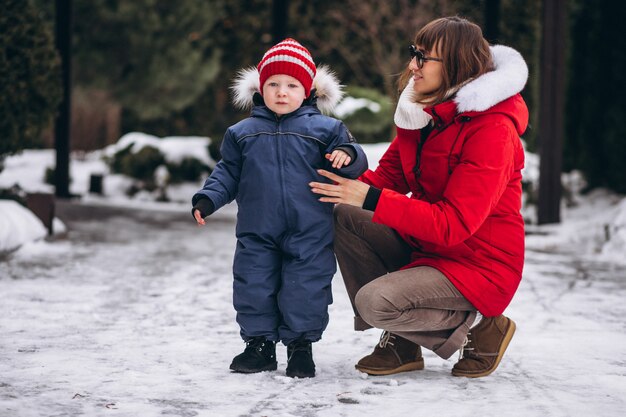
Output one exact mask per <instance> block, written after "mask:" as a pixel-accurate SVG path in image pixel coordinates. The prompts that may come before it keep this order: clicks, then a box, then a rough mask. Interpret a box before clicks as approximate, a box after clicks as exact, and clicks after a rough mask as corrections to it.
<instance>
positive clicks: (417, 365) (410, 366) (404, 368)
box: [354, 359, 424, 375]
mask: <svg viewBox="0 0 626 417" xmlns="http://www.w3.org/2000/svg"><path fill="white" fill-rule="evenodd" d="M354 367H355V368H356V369H357V370H358V371H360V372H363V373H366V374H368V375H393V374H398V373H400V372H409V371H421V370H422V369H424V359H420V360H418V361H415V362H409V363H405V364H404V365H400V366H398V367H397V368H393V369H384V368H383V369H376V368H367V367H365V366H360V365H359V364H356V365H354Z"/></svg>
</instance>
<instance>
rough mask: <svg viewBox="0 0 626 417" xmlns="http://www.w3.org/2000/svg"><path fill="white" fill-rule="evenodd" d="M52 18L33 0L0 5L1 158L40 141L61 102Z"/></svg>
mask: <svg viewBox="0 0 626 417" xmlns="http://www.w3.org/2000/svg"><path fill="white" fill-rule="evenodd" d="M61 94H62V91H61V77H60V60H59V56H58V54H57V52H56V49H55V47H54V41H53V35H52V30H51V25H50V22H49V21H48V22H47V21H45V20H44V19H43V18H42V17H41V16H40V14H39V13H38V11H37V9H36V8H35V7H34V6H33V4H32V2H31V1H30V0H3V1H2V3H1V5H0V115H1V116H0V158H1V157H2V156H5V155H10V154H13V153H15V152H17V151H19V150H21V149H24V148H26V147H32V146H34V145H35V144H37V143H39V139H40V134H41V131H42V130H43V129H44V128H46V127H48V126H49V125H50V123H51V121H52V119H53V117H54V115H55V113H56V110H57V107H58V105H59V103H60V100H61Z"/></svg>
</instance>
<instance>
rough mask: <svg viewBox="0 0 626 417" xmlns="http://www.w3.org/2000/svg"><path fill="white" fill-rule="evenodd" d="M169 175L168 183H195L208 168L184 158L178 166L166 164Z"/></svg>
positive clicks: (193, 160)
mask: <svg viewBox="0 0 626 417" xmlns="http://www.w3.org/2000/svg"><path fill="white" fill-rule="evenodd" d="M167 170H168V171H169V173H170V183H180V182H185V181H197V180H198V178H200V176H201V175H203V174H205V173H206V172H207V171H208V172H210V171H211V170H210V168H209V167H208V166H206V165H205V164H203V163H202V162H200V161H199V160H197V159H195V158H184V159H183V160H182V161H181V162H180V164H172V163H168V164H167Z"/></svg>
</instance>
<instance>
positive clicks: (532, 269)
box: [0, 203, 626, 417]
mask: <svg viewBox="0 0 626 417" xmlns="http://www.w3.org/2000/svg"><path fill="white" fill-rule="evenodd" d="M58 212H59V217H61V219H62V220H63V221H64V222H65V223H66V224H67V225H68V227H69V229H70V233H69V237H68V238H67V239H64V240H57V241H55V242H51V243H50V242H36V243H32V244H28V245H26V246H25V247H23V248H22V249H20V250H19V251H17V252H14V253H12V254H10V255H8V256H7V257H6V258H4V259H0V416H2V417H5V416H6V417H22V416H141V417H146V416H157V415H173V416H320V417H321V416H329V417H330V416H359V417H365V416H382V415H384V416H400V415H402V416H409V415H410V416H414V415H423V416H430V415H440V416H447V415H454V416H470V415H471V416H475V415H486V416H522V415H523V416H541V417H545V416H596V415H601V416H618V415H619V416H621V415H623V412H624V409H626V303H624V300H626V280H625V279H624V277H625V275H626V270H625V269H624V268H623V267H616V266H612V265H611V264H602V263H596V264H593V263H589V262H587V261H583V260H581V259H579V258H577V257H576V256H575V255H573V254H555V253H549V252H546V251H543V250H542V245H541V237H540V236H537V237H533V236H529V238H528V252H527V264H526V269H525V276H524V280H523V282H522V285H521V287H520V291H519V292H518V294H517V296H516V298H515V299H514V301H513V303H512V304H511V306H510V307H509V309H508V310H507V315H509V316H510V317H511V318H513V319H514V320H515V321H516V322H517V325H518V331H517V333H516V335H515V337H514V338H513V341H512V342H511V345H510V347H509V350H508V351H507V353H506V355H505V357H504V359H503V362H502V364H501V366H500V367H499V368H498V370H497V371H496V372H495V373H494V374H492V375H491V376H489V377H487V378H482V379H477V380H470V379H465V378H454V377H452V376H451V375H450V369H451V367H452V365H453V363H454V361H455V360H456V357H453V358H451V359H450V360H448V361H444V360H441V359H439V358H437V357H436V356H434V355H433V354H432V353H430V352H425V361H426V369H425V370H424V371H420V372H412V373H406V374H400V375H394V376H391V377H367V376H365V375H364V374H361V373H359V372H357V371H356V370H354V363H355V361H356V360H358V359H359V358H360V357H361V356H363V355H364V354H366V353H369V351H370V350H371V348H372V347H373V346H374V344H375V343H376V342H377V341H378V336H379V332H378V331H374V330H370V331H367V332H361V333H356V332H353V331H352V330H351V326H352V312H351V308H350V305H349V301H348V299H347V296H346V294H345V290H344V287H343V283H342V282H341V277H340V276H339V274H338V275H337V277H336V278H335V285H334V295H335V302H334V304H333V305H332V306H331V322H330V325H329V328H328V330H327V331H326V333H325V334H324V338H323V339H322V340H321V341H320V342H319V343H317V344H315V345H314V357H315V359H316V363H317V371H318V376H317V377H316V378H313V379H307V380H299V379H291V378H287V377H286V376H285V375H284V369H285V366H286V353H285V348H284V346H279V347H278V361H279V369H278V371H277V372H270V373H262V374H255V375H241V374H233V373H230V372H229V370H228V365H229V364H230V360H231V358H232V356H234V355H235V354H237V353H239V352H240V350H241V349H242V348H243V343H242V342H241V340H240V339H239V336H238V328H237V325H236V323H235V320H234V311H233V308H232V305H231V282H232V278H231V260H232V253H233V250H234V245H235V239H234V225H235V223H234V212H235V208H234V207H231V206H228V207H226V208H224V209H222V210H221V211H220V212H218V213H216V214H215V215H214V216H212V217H210V218H209V219H208V220H209V221H208V224H207V227H205V228H198V227H196V226H195V224H194V223H193V222H192V220H191V216H190V215H189V212H188V211H186V210H184V211H183V210H181V211H178V212H177V211H173V212H160V211H139V210H127V209H122V208H103V207H98V206H93V207H88V206H84V205H77V204H73V203H72V204H68V203H62V204H60V206H59V208H58Z"/></svg>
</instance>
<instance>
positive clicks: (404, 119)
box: [394, 45, 528, 130]
mask: <svg viewBox="0 0 626 417" xmlns="http://www.w3.org/2000/svg"><path fill="white" fill-rule="evenodd" d="M490 49H491V56H492V57H493V62H494V66H495V69H494V70H493V71H490V72H488V73H486V74H483V75H481V76H480V77H478V78H476V79H474V80H472V81H470V82H468V83H467V84H465V85H463V86H462V87H461V88H460V89H459V90H458V91H457V92H456V95H455V96H454V99H453V101H454V103H455V104H456V110H457V112H458V113H466V112H472V111H477V112H482V111H485V110H487V109H489V108H491V107H493V106H495V105H496V104H498V103H500V102H502V101H504V100H506V99H508V98H509V97H512V96H514V95H516V94H517V93H519V92H520V91H522V89H523V88H524V86H525V85H526V81H527V80H528V66H527V65H526V62H525V61H524V58H522V55H521V54H520V53H519V52H517V51H516V50H515V49H513V48H510V47H508V46H504V45H494V46H491V47H490ZM417 99H418V97H417V94H416V93H415V92H414V91H413V79H412V78H411V79H410V80H409V84H408V85H407V86H406V87H405V88H404V90H403V91H402V94H400V98H399V99H398V106H397V107H396V113H395V115H394V122H395V123H396V126H398V127H400V128H403V129H410V130H414V129H421V128H423V127H424V126H426V125H427V124H428V123H429V121H430V120H431V116H430V115H429V114H428V113H426V112H425V111H424V107H426V106H424V105H422V104H420V103H417V102H416V101H417Z"/></svg>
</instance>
